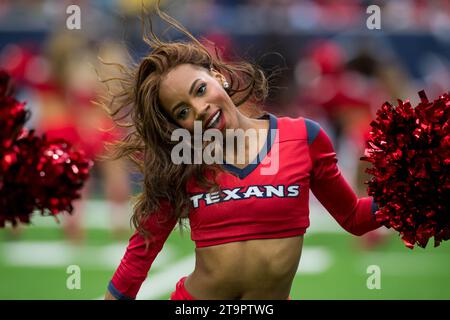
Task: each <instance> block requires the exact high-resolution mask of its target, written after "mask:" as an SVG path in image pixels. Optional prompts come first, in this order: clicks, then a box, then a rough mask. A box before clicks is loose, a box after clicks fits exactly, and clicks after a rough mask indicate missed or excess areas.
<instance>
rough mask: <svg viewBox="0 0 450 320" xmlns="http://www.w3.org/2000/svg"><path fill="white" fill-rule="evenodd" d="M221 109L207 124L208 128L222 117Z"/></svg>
mask: <svg viewBox="0 0 450 320" xmlns="http://www.w3.org/2000/svg"><path fill="white" fill-rule="evenodd" d="M220 113H221V112H220V111H219V112H217V113H216V115H215V116H214V117H213V118H212V119H211V121H210V122H209V123H208V125H207V126H206V127H207V128H210V127H212V126H213V124H215V122H216V121H217V120H218V119H219V117H220Z"/></svg>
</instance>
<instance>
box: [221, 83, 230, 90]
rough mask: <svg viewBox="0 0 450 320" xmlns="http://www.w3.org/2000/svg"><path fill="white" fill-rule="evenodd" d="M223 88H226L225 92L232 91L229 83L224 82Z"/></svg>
mask: <svg viewBox="0 0 450 320" xmlns="http://www.w3.org/2000/svg"><path fill="white" fill-rule="evenodd" d="M223 88H224V89H225V90H228V89H230V84H229V83H228V81H224V82H223Z"/></svg>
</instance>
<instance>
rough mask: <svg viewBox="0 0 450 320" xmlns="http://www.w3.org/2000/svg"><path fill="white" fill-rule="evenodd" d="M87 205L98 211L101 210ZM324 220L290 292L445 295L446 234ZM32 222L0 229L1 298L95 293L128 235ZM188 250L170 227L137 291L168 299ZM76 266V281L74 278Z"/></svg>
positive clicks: (186, 268)
mask: <svg viewBox="0 0 450 320" xmlns="http://www.w3.org/2000/svg"><path fill="white" fill-rule="evenodd" d="M90 211H92V212H88V215H89V216H91V217H95V216H96V215H100V214H99V213H98V212H100V211H101V210H97V209H96V208H95V207H94V206H93V207H91V209H90ZM94 212H96V213H94ZM318 214H319V215H321V214H323V213H318ZM95 219H96V218H94V219H91V220H95ZM326 219H328V218H326ZM323 221H325V220H323ZM323 221H322V220H320V219H312V222H311V224H312V227H311V231H309V232H308V233H307V234H306V235H305V240H304V247H303V253H302V258H301V261H300V266H299V270H298V272H297V275H296V277H295V280H294V283H293V286H292V290H291V297H292V299H450V268H449V265H450V242H447V243H446V242H444V243H442V244H441V246H439V247H437V248H434V247H433V242H432V241H430V243H429V245H428V247H427V248H426V249H422V248H415V249H414V250H410V249H407V248H406V247H405V246H404V245H403V243H402V242H401V240H400V239H399V237H398V236H397V234H396V233H390V234H389V235H388V236H387V237H386V239H385V241H384V242H383V243H382V244H381V245H379V246H376V247H375V248H372V249H370V250H367V249H363V248H362V247H361V241H360V239H358V238H357V237H354V236H352V235H349V234H346V233H344V232H342V231H341V230H340V228H339V227H338V226H337V225H336V224H335V222H334V221H332V220H331V219H329V220H328V221H327V222H326V223H325V222H323ZM33 222H35V223H34V225H30V226H26V227H24V228H23V229H22V232H21V234H20V236H18V237H14V236H13V235H12V234H11V232H10V227H9V228H8V229H2V230H0V299H100V298H101V297H102V296H103V294H104V292H105V289H106V286H107V283H108V281H109V279H110V278H111V276H112V274H113V273H114V270H115V268H116V267H117V265H118V263H119V262H120V259H121V257H122V255H123V252H124V250H125V247H126V244H127V238H123V239H121V240H119V239H115V238H114V237H113V235H112V232H111V231H110V230H109V229H108V228H107V227H105V226H104V225H105V222H104V221H103V222H101V221H100V222H98V221H97V223H91V224H87V240H86V242H85V244H84V245H79V246H75V245H71V244H69V243H68V242H67V241H66V240H65V239H64V235H63V232H62V229H61V228H60V226H58V225H56V223H55V222H54V221H53V219H51V218H48V217H45V218H44V217H35V218H34V219H33ZM37 222H38V223H37ZM322 225H325V226H326V225H328V226H331V228H330V227H323V228H322ZM193 252H194V243H193V242H192V241H191V240H190V236H189V234H188V233H185V234H184V235H182V236H181V235H180V233H179V231H178V230H175V231H174V232H172V234H171V236H170V237H169V239H168V241H167V243H166V244H165V246H164V248H163V250H162V252H161V253H160V255H159V256H158V257H157V259H156V261H155V263H154V266H153V267H152V269H151V271H150V273H149V276H148V278H147V280H146V282H144V284H143V285H142V287H141V291H140V292H139V295H138V299H168V297H169V295H170V292H171V291H172V290H173V288H174V286H175V283H176V281H177V280H178V279H179V278H180V277H181V276H183V275H187V274H189V273H190V272H191V271H192V270H193V266H194V260H193ZM74 266H75V268H76V269H77V270H78V271H79V273H78V275H79V277H78V278H77V279H78V280H77V281H78V282H77V283H78V284H79V287H76V286H75V287H74V286H73V283H74V282H73V281H72V280H73V275H74V274H75V273H73V270H74V269H73V268H74ZM373 270H377V271H376V273H377V272H378V274H375V273H374V271H373ZM377 275H379V277H378V279H379V280H378V282H377V281H375V280H374V277H375V276H377ZM71 277H72V278H71ZM71 281H72V282H71ZM70 284H72V285H70ZM368 285H369V286H368ZM373 286H375V288H372V289H369V287H373Z"/></svg>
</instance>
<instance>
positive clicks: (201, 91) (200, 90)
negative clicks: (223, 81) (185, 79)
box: [197, 83, 206, 96]
mask: <svg viewBox="0 0 450 320" xmlns="http://www.w3.org/2000/svg"><path fill="white" fill-rule="evenodd" d="M205 91H206V83H204V84H202V85H201V86H200V87H199V88H198V90H197V96H202V95H203V94H204V93H205Z"/></svg>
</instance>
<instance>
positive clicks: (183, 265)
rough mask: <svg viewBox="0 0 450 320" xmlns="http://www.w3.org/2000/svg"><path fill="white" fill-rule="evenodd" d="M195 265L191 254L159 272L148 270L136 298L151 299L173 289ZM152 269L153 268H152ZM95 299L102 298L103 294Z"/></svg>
mask: <svg viewBox="0 0 450 320" xmlns="http://www.w3.org/2000/svg"><path fill="white" fill-rule="evenodd" d="M194 267H195V256H194V255H191V256H188V257H186V258H183V259H181V260H179V261H177V262H175V263H172V264H170V266H167V267H165V268H163V269H161V271H159V272H152V271H154V270H152V271H151V272H150V275H149V277H147V279H146V280H145V281H144V282H143V283H142V286H141V289H140V290H139V293H138V295H137V297H136V299H137V300H144V299H145V300H152V299H157V298H159V297H161V296H162V295H164V294H167V293H169V292H171V291H174V290H175V285H176V283H177V282H178V280H180V278H181V277H183V276H187V275H189V274H190V273H191V272H192V271H193V270H194ZM152 269H153V268H152ZM96 300H103V295H102V296H100V297H98V298H97V299H96Z"/></svg>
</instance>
